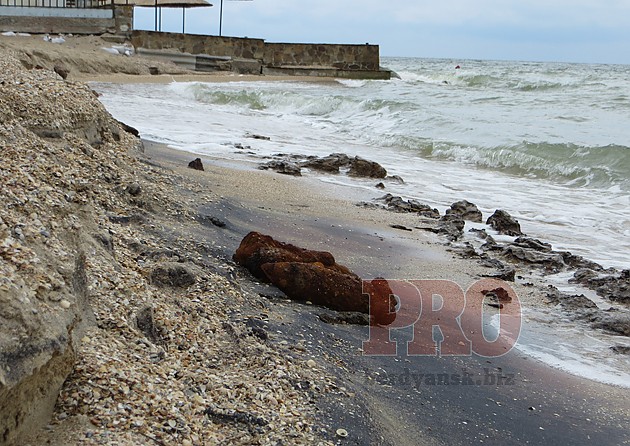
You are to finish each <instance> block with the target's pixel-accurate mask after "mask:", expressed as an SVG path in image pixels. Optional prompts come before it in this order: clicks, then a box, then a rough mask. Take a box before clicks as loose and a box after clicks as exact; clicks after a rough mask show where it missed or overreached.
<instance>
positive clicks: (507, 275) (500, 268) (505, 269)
mask: <svg viewBox="0 0 630 446" xmlns="http://www.w3.org/2000/svg"><path fill="white" fill-rule="evenodd" d="M479 263H480V264H481V265H483V266H486V267H488V268H495V269H496V271H494V272H492V273H488V274H483V275H482V276H483V277H492V278H493V279H499V280H505V281H507V282H514V279H515V276H516V270H515V269H514V268H513V267H511V266H508V265H506V264H505V263H503V262H501V261H500V260H498V259H481V260H480V261H479Z"/></svg>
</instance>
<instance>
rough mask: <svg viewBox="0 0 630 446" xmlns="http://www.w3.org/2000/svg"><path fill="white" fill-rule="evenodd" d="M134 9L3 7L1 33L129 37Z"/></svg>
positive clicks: (124, 7) (0, 12)
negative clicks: (115, 35) (117, 35)
mask: <svg viewBox="0 0 630 446" xmlns="http://www.w3.org/2000/svg"><path fill="white" fill-rule="evenodd" d="M132 27H133V6H117V7H116V8H115V10H114V11H113V12H112V10H111V9H81V8H34V7H24V8H20V7H9V6H6V7H0V32H2V31H21V32H28V33H34V34H43V33H51V34H57V33H62V34H70V33H71V34H104V33H112V34H121V35H123V34H129V32H130V31H131V29H132Z"/></svg>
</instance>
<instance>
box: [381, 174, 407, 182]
mask: <svg viewBox="0 0 630 446" xmlns="http://www.w3.org/2000/svg"><path fill="white" fill-rule="evenodd" d="M385 179H386V180H389V181H391V182H392V183H398V184H405V181H404V180H403V179H402V178H401V177H400V176H398V175H388V176H386V177H385Z"/></svg>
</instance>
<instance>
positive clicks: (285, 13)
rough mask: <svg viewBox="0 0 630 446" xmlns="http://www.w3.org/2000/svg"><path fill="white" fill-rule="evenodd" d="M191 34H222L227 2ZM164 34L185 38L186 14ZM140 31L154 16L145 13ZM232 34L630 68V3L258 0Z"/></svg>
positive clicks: (387, 51)
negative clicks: (220, 15) (616, 64)
mask: <svg viewBox="0 0 630 446" xmlns="http://www.w3.org/2000/svg"><path fill="white" fill-rule="evenodd" d="M209 1H210V2H211V3H214V7H212V8H199V9H192V10H188V12H187V13H186V32H188V33H195V34H213V35H217V34H218V32H219V10H220V3H221V2H220V0H209ZM162 23H163V24H162V31H170V32H181V29H182V16H181V10H180V9H177V10H167V9H165V10H164V13H163V22H162ZM135 26H136V28H138V29H153V27H154V18H153V10H152V9H147V8H136V23H135ZM223 35H229V36H236V37H244V36H248V37H258V38H263V39H265V40H267V41H269V42H311V43H366V42H369V43H374V44H379V45H380V47H381V56H410V57H438V58H452V59H507V60H531V61H566V62H601V63H625V64H630V0H571V1H569V0H518V1H517V0H433V1H428V0H253V1H232V0H224V3H223Z"/></svg>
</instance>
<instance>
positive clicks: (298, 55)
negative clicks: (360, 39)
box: [263, 43, 379, 71]
mask: <svg viewBox="0 0 630 446" xmlns="http://www.w3.org/2000/svg"><path fill="white" fill-rule="evenodd" d="M263 59H264V65H265V66H267V67H274V68H276V67H284V66H287V67H296V66H299V67H304V66H306V67H333V68H336V69H338V70H363V71H376V70H378V69H379V47H378V45H368V44H366V45H330V44H305V43H265V55H264V58H263Z"/></svg>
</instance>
